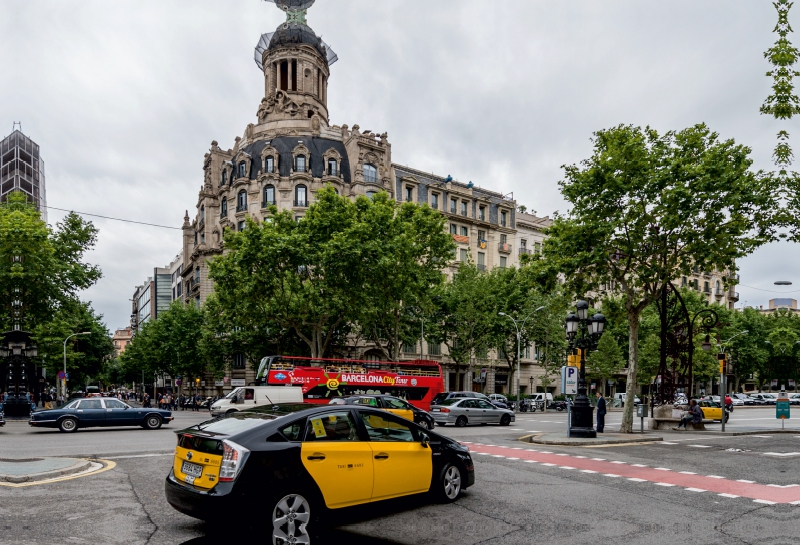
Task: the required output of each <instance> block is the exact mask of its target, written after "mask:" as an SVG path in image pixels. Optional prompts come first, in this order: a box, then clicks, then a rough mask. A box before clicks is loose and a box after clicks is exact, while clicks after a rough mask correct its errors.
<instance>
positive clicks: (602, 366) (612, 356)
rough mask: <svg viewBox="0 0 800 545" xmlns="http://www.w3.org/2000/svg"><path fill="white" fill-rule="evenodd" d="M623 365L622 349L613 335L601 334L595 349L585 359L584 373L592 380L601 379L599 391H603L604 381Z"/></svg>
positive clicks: (617, 371)
mask: <svg viewBox="0 0 800 545" xmlns="http://www.w3.org/2000/svg"><path fill="white" fill-rule="evenodd" d="M624 366H625V360H624V359H623V357H622V350H621V349H620V347H619V345H618V344H617V341H616V339H614V336H613V335H603V336H602V337H600V341H599V342H598V343H597V350H595V351H594V352H591V353H590V354H589V358H588V359H587V360H586V375H587V376H588V377H589V378H590V379H592V380H599V381H601V389H600V391H602V392H605V387H606V382H607V381H608V380H609V379H611V378H613V377H614V375H616V374H617V373H619V372H620V370H622V369H623V368H624Z"/></svg>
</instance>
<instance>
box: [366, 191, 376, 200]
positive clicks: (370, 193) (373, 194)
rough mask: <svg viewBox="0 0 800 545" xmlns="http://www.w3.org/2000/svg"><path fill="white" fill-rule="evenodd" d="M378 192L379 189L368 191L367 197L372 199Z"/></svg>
mask: <svg viewBox="0 0 800 545" xmlns="http://www.w3.org/2000/svg"><path fill="white" fill-rule="evenodd" d="M377 194H378V192H377V191H367V198H368V199H371V198H373V197H374V196H375V195H377Z"/></svg>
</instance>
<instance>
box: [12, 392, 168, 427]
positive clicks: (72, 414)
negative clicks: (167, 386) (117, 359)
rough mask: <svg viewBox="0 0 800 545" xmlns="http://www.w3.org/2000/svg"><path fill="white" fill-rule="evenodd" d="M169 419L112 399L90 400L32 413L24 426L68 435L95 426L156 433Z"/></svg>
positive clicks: (157, 413)
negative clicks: (119, 427)
mask: <svg viewBox="0 0 800 545" xmlns="http://www.w3.org/2000/svg"><path fill="white" fill-rule="evenodd" d="M172 419H173V416H172V413H171V412H170V411H163V410H161V409H139V408H134V407H131V406H130V405H128V404H127V403H123V402H122V401H120V400H118V399H116V398H112V397H106V398H103V397H91V398H84V399H76V400H73V401H70V402H69V403H67V404H66V405H64V406H63V407H59V408H57V409H44V410H39V411H34V412H32V413H31V418H30V420H29V421H28V424H30V425H31V426H34V427H39V428H58V429H60V430H61V431H63V432H66V433H71V432H74V431H76V430H77V429H78V428H90V427H97V426H141V427H143V428H145V429H148V430H157V429H159V428H160V427H161V425H162V424H164V423H169V422H172Z"/></svg>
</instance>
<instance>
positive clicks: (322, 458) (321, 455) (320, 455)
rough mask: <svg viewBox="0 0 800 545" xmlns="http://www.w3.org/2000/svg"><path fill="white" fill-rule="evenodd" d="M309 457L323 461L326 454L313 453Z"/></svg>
mask: <svg viewBox="0 0 800 545" xmlns="http://www.w3.org/2000/svg"><path fill="white" fill-rule="evenodd" d="M307 459H309V460H312V461H322V460H324V459H325V455H324V454H312V455H311V456H307Z"/></svg>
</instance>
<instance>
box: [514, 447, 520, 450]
mask: <svg viewBox="0 0 800 545" xmlns="http://www.w3.org/2000/svg"><path fill="white" fill-rule="evenodd" d="M511 450H522V447H511Z"/></svg>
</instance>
